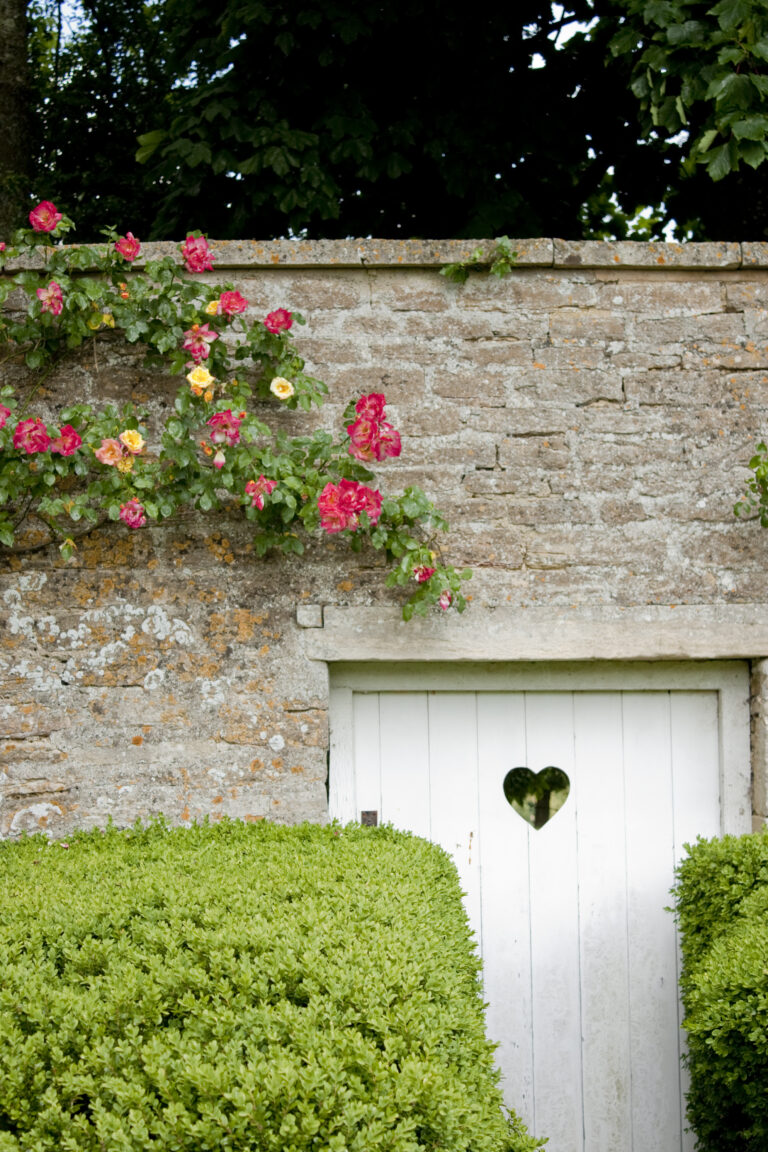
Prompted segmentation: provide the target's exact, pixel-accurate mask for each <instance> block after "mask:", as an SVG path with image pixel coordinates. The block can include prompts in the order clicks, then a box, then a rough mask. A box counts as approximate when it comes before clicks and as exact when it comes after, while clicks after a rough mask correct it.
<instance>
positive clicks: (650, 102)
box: [0, 0, 768, 239]
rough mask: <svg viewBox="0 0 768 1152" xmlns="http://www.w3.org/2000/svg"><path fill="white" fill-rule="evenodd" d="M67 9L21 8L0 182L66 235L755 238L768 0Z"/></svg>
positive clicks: (125, 4) (759, 214)
mask: <svg viewBox="0 0 768 1152" xmlns="http://www.w3.org/2000/svg"><path fill="white" fill-rule="evenodd" d="M14 5H15V12H16V16H17V20H16V24H17V25H18V19H20V18H21V16H22V15H23V4H22V0H0V22H2V13H3V11H4V10H6V9H14ZM20 5H21V7H20ZM75 11H77V10H75ZM69 13H70V10H69V9H67V8H62V5H61V0H32V3H31V5H30V7H29V8H28V10H27V12H26V23H27V41H28V45H29V73H28V80H27V85H28V87H27V96H26V100H25V103H24V108H26V110H27V114H28V120H29V123H30V125H31V131H30V132H27V133H26V135H25V136H24V141H25V143H24V147H23V149H22V151H24V150H26V155H19V156H18V157H17V162H16V165H15V168H16V169H17V171H18V172H21V173H23V174H24V176H23V178H21V179H19V178H18V177H17V179H16V185H15V186H16V187H17V188H18V187H19V186H21V187H22V188H23V190H24V193H25V204H26V205H27V206H28V199H29V198H34V199H41V198H47V199H52V200H54V201H55V202H57V203H60V204H61V206H63V207H64V208H65V209H66V210H67V212H68V213H69V214H70V215H71V216H73V217H74V218H75V219H76V220H77V222H78V225H79V232H78V234H77V237H76V238H78V239H94V238H96V233H97V230H98V227H99V226H100V225H102V224H104V223H114V224H118V225H119V226H120V228H121V229H127V228H130V229H131V230H132V231H133V232H134V233H135V234H136V235H139V236H141V237H142V238H143V239H149V238H175V237H178V236H181V235H182V234H184V233H185V231H186V230H188V229H190V228H200V229H202V230H203V231H205V232H207V233H208V234H209V235H211V236H214V237H217V238H222V239H223V238H233V237H256V236H258V237H263V236H271V235H288V234H300V235H308V236H313V237H317V236H328V237H338V236H349V235H374V236H405V237H410V236H434V237H440V236H457V237H462V236H472V237H475V236H488V235H498V234H501V233H507V234H509V235H514V236H520V237H523V236H536V235H550V236H551V235H557V236H562V237H566V238H580V237H599V236H610V237H616V238H624V237H627V236H629V237H632V238H638V239H645V238H651V237H660V236H663V235H664V234H665V228H666V233H667V234H669V231H670V229H671V228H672V227H674V228H675V230H676V235H677V236H678V237H680V238H696V239H725V238H728V239H760V238H762V237H764V236H766V235H768V194H767V193H766V177H765V172H766V171H768V166H765V165H762V160H763V158H764V156H765V148H766V144H765V137H766V130H767V129H768V117H767V116H765V115H764V108H765V104H766V98H767V97H768V63H766V61H768V12H767V10H766V5H765V3H764V0H721V2H720V3H719V4H717V5H716V6H715V8H712V7H711V6H710V3H709V0H573V2H572V3H570V4H568V5H567V6H566V7H565V8H561V7H560V6H559V5H553V4H552V3H549V2H547V0H519V2H518V3H517V4H515V5H510V4H509V3H508V2H504V3H501V2H500V0H488V2H487V3H485V4H484V5H482V6H478V8H477V9H476V10H472V9H470V8H468V6H467V5H466V4H458V3H453V2H451V0H439V2H438V0H408V3H405V2H404V0H389V3H387V4H386V5H384V4H381V3H378V2H372V0H356V2H355V3H354V4H353V3H351V2H350V0H301V2H300V3H299V4H296V3H289V2H288V0H271V2H260V0H225V2H223V3H222V0H216V2H215V3H214V2H213V0H195V2H194V3H193V2H192V0H166V2H164V3H152V4H145V3H142V2H141V0H82V8H81V10H80V11H77V15H76V17H75V18H74V19H73V18H70V17H69ZM11 15H13V13H11ZM574 22H577V23H574ZM574 29H576V30H575V32H574ZM67 30H68V34H67ZM20 84H21V81H19V82H18V83H17V84H16V88H17V90H18V89H19V85H20ZM22 87H23V85H22ZM764 90H765V91H764ZM4 108H5V111H4V112H3V115H4V116H5V117H6V119H8V120H9V123H10V116H11V110H12V100H11V99H10V97H9V99H7V100H6V101H5V105H4ZM707 133H710V136H707ZM137 138H138V139H139V142H137ZM707 149H708V150H707ZM18 150H19V146H17V151H18ZM137 154H138V159H137ZM6 166H7V162H6ZM11 167H13V165H11ZM2 182H3V171H2V162H0V183H2ZM5 182H6V185H7V186H8V182H7V180H6V181H5ZM21 208H22V205H21V201H20V200H19V197H18V195H17V205H16V214H17V217H18V216H19V215H20V214H21ZM640 209H647V211H646V213H645V218H644V219H640V220H638V219H636V216H637V213H638V211H639V210H640ZM672 221H674V222H675V224H674V225H673V224H672ZM3 223H4V222H3V218H2V213H0V230H2V227H3Z"/></svg>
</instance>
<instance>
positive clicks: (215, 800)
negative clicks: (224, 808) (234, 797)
mask: <svg viewBox="0 0 768 1152" xmlns="http://www.w3.org/2000/svg"><path fill="white" fill-rule="evenodd" d="M213 803H214V804H223V803H224V797H223V796H214V798H213Z"/></svg>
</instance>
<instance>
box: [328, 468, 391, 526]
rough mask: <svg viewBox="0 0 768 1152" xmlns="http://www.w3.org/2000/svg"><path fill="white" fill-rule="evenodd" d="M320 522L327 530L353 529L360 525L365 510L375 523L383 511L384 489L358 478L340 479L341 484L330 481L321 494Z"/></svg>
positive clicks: (370, 519) (372, 522)
mask: <svg viewBox="0 0 768 1152" xmlns="http://www.w3.org/2000/svg"><path fill="white" fill-rule="evenodd" d="M317 507H318V509H319V510H320V524H321V526H322V527H323V528H324V529H325V531H326V532H329V533H332V532H343V531H344V529H345V528H348V529H349V530H350V531H351V532H354V530H355V529H356V528H357V526H358V524H359V522H360V520H359V516H360V513H361V512H365V513H366V515H367V516H368V519H369V521H370V522H371V524H375V523H376V521H377V520H378V519H379V516H380V515H381V493H380V492H374V491H373V490H372V489H370V488H366V486H365V485H364V484H359V483H358V482H357V481H356V480H340V481H339V483H338V485H336V484H332V483H330V482H329V483H328V484H326V486H325V488H323V490H322V492H321V493H320V495H319V496H318V498H317Z"/></svg>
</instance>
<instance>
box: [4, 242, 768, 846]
mask: <svg viewBox="0 0 768 1152" xmlns="http://www.w3.org/2000/svg"><path fill="white" fill-rule="evenodd" d="M153 247H155V249H157V250H160V251H164V250H175V249H173V248H172V246H170V245H169V246H163V245H157V246H153ZM472 247H474V243H469V242H466V243H459V242H454V241H450V242H435V243H430V242H415V241H414V242H404V243H399V242H394V241H381V242H378V241H361V242H357V241H349V242H345V241H340V242H317V243H296V244H289V243H281V242H273V243H269V244H257V243H245V242H244V243H242V244H235V243H221V244H218V245H214V248H215V250H216V254H217V265H216V267H217V272H216V275H215V276H213V277H211V278H212V279H213V280H216V281H221V280H224V279H230V280H232V281H234V283H235V286H236V287H237V288H238V289H239V290H240V291H241V292H242V293H243V295H245V296H246V297H247V298H248V300H249V301H250V302H251V308H252V310H253V312H254V314H255V315H257V316H258V315H261V314H264V313H266V312H267V311H269V310H271V309H273V308H277V307H286V308H289V309H291V310H296V311H300V312H302V313H303V314H304V315H305V316H306V319H307V327H306V329H303V330H300V332H299V334H298V336H297V341H298V344H299V347H300V349H301V351H302V352H303V354H304V355H305V356H306V358H307V360H308V362H309V367H310V370H311V371H313V372H314V374H316V375H319V376H321V377H322V378H323V379H325V381H326V382H327V383H328V385H329V387H330V390H331V399H330V402H329V404H328V405H327V407H326V408H325V409H324V410H323V413H321V414H320V416H313V417H311V418H307V417H306V416H303V415H301V414H295V415H291V414H287V413H282V414H281V416H280V419H281V420H282V421H283V422H284V423H285V424H286V426H289V427H292V428H295V429H296V430H297V431H300V430H301V429H303V428H306V427H307V423H308V419H309V421H317V420H319V421H321V422H324V423H325V424H327V425H328V426H329V427H334V428H337V429H338V428H339V427H340V414H341V412H342V411H343V408H344V406H345V405H346V403H347V402H348V400H349V399H350V398H352V397H353V396H356V395H358V394H360V393H361V392H370V391H374V390H375V391H383V392H384V393H385V394H386V397H387V401H388V418H389V419H390V420H391V422H392V423H393V424H394V425H395V426H396V427H397V428H399V430H400V432H401V434H402V439H403V454H402V457H401V458H400V460H399V461H393V462H388V463H386V464H384V465H382V466H381V470H380V473H379V475H380V477H381V481H382V484H383V485H386V486H387V487H389V488H390V489H397V488H399V487H401V486H404V485H405V484H409V483H414V482H415V483H419V484H421V485H422V486H423V487H424V488H425V489H426V490H427V491H428V492H429V493H430V494H431V495H433V496H434V497H435V499H436V500H437V502H438V504H439V506H440V507H441V508H442V509H443V511H444V512H445V513H446V514H447V515H448V518H449V520H450V522H451V526H452V531H451V533H450V536H449V538H448V540H447V541H446V545H445V550H446V554H447V556H448V557H449V558H450V559H451V560H452V561H453V562H454V563H456V564H459V565H464V564H468V565H471V566H472V568H473V569H474V573H475V575H474V579H473V581H472V583H471V585H469V590H470V592H471V596H472V601H471V605H470V608H469V611H468V612H467V613H466V614H465V616H464V617H462V618H461V619H457V618H456V616H455V614H451V613H449V614H448V615H446V616H440V615H436V616H435V617H434V618H430V619H429V620H428V621H425V622H415V623H412V624H409V625H404V624H402V623H401V622H400V621H399V609H398V603H399V601H398V594H397V593H396V592H392V591H390V590H387V589H386V588H385V587H384V579H383V577H384V571H383V568H382V560H381V557H379V556H378V555H376V554H373V553H367V552H363V553H362V554H360V555H352V554H351V553H349V551H348V550H347V549H346V548H345V547H344V546H343V545H342V544H341V543H340V542H338V541H333V540H327V539H326V540H318V541H316V542H313V543H312V544H311V545H310V547H309V549H308V552H307V554H306V557H304V558H303V559H302V560H300V561H297V560H296V559H292V560H290V561H289V560H285V559H283V558H268V559H267V560H259V559H257V558H256V557H255V556H254V555H253V554H252V552H251V550H250V539H249V530H248V526H247V524H246V523H245V521H243V520H238V519H235V518H233V519H231V520H229V521H222V520H217V521H215V522H214V521H212V520H210V519H204V518H190V519H188V520H184V521H178V522H175V523H171V524H167V525H164V526H162V527H150V528H147V529H143V530H141V531H136V532H130V531H129V530H127V529H124V528H123V527H122V525H118V526H111V527H109V528H107V529H105V530H100V531H99V532H96V533H94V534H93V535H92V536H90V537H87V538H84V539H83V540H81V542H80V545H79V550H78V552H77V554H76V556H75V558H74V559H73V560H71V561H70V562H69V563H67V564H65V563H63V562H62V561H61V559H60V558H59V556H58V553H57V552H55V551H52V550H47V549H41V550H39V551H33V552H28V553H24V554H9V553H8V552H7V551H6V552H4V553H3V555H2V573H1V574H0V596H1V597H2V603H3V606H4V616H3V620H2V630H3V642H2V649H1V650H0V716H2V728H3V737H4V739H3V742H2V747H1V751H0V757H1V760H0V834H1V835H3V836H8V835H15V834H19V833H20V832H22V831H24V830H35V829H38V828H45V829H47V830H48V831H50V832H51V834H53V835H56V836H60V835H64V834H66V833H68V832H69V831H71V830H72V828H74V827H78V826H80V827H87V826H92V825H94V824H103V823H105V822H106V820H107V819H108V818H109V817H111V818H112V819H114V820H115V822H116V823H118V824H126V823H130V822H132V821H133V820H135V819H136V817H137V816H141V817H146V816H148V815H149V814H151V813H154V812H159V811H162V812H164V813H165V814H166V816H167V817H169V818H170V819H171V820H173V821H185V820H191V819H194V818H202V817H204V816H209V817H211V818H212V819H217V818H220V816H221V814H223V813H228V814H230V815H233V816H238V817H241V818H244V819H246V820H258V819H262V818H264V817H269V818H273V819H278V820H284V821H295V820H301V819H310V820H322V819H324V817H325V813H326V773H327V748H328V667H327V661H328V660H333V659H343V658H346V659H357V658H359V659H366V660H375V659H384V658H386V659H390V658H397V659H405V660H419V659H431V658H439V659H450V660H454V659H455V660H465V659H467V660H469V659H471V660H478V659H493V660H535V659H548V660H562V659H569V660H580V659H590V660H593V659H627V660H629V659H679V658H681V657H684V658H698V659H704V658H722V657H736V658H739V659H749V660H752V661H754V675H753V685H754V693H755V699H754V708H753V711H754V715H755V726H754V746H753V767H754V770H755V773H756V781H755V792H754V796H755V810H756V816H757V818H758V820H759V818H761V817H762V816H764V815H765V812H766V800H765V797H766V787H765V767H764V762H765V760H766V752H765V748H766V743H767V741H766V738H765V729H766V720H765V717H766V715H768V708H767V707H766V701H765V697H766V684H767V683H768V677H767V676H766V673H765V668H766V665H765V664H764V663H761V661H762V660H763V658H765V657H768V620H767V616H768V614H767V613H766V607H767V606H768V566H767V565H766V550H767V549H768V534H766V533H764V532H762V531H761V529H760V528H759V526H758V525H757V524H755V523H741V522H739V521H737V520H736V519H735V518H734V516H733V512H732V508H733V504H734V501H735V500H736V499H738V498H739V496H740V495H741V492H742V490H743V485H744V481H745V478H746V476H747V471H746V468H745V466H744V465H745V462H746V461H747V460H748V459H749V457H750V455H751V454H752V451H753V449H754V444H755V442H756V440H757V439H759V438H760V437H761V436H764V435H766V432H768V412H766V409H767V408H768V245H762V244H744V245H740V244H717V245H715V244H690V245H685V246H681V245H672V244H657V245H646V244H607V243H605V244H604V243H571V242H567V243H566V242H560V241H549V240H525V241H520V242H518V243H517V244H516V247H517V249H518V253H519V264H518V266H517V267H516V269H515V270H514V271H513V272H512V274H511V275H510V276H509V277H507V278H506V279H505V280H502V281H498V280H496V279H495V278H492V277H488V276H485V275H473V276H472V277H471V278H470V280H469V281H468V282H467V284H466V285H464V286H458V285H454V284H451V283H449V282H447V281H446V280H445V279H444V278H442V277H440V276H439V275H438V270H439V268H440V266H441V265H442V264H444V263H445V262H447V261H448V260H455V259H457V258H461V256H462V255H465V254H468V252H469V251H470V250H471V248H472ZM152 254H156V253H152ZM5 371H6V372H9V369H7V368H6V369H5ZM47 387H48V395H47V396H45V397H42V398H41V402H44V403H47V404H49V405H52V406H55V405H56V404H57V403H58V402H60V401H61V400H63V399H64V398H65V397H68V398H70V399H71V398H73V397H75V396H76V397H77V398H78V399H82V398H90V399H96V398H99V397H102V398H104V399H106V398H109V399H115V398H117V397H120V396H124V397H126V398H127V397H133V398H134V399H137V400H142V401H145V402H148V403H149V404H150V406H151V407H153V408H154V409H155V411H156V412H157V413H158V414H160V413H161V412H162V410H163V408H164V406H165V405H167V404H168V402H169V399H170V396H171V394H172V393H171V388H170V387H169V384H168V381H167V380H163V379H162V378H160V377H157V376H152V375H151V374H148V373H147V372H146V371H145V370H144V369H143V368H142V367H141V361H140V357H138V356H137V353H136V350H135V349H127V348H125V347H124V346H122V345H121V344H119V343H118V342H115V341H109V340H106V341H105V342H103V344H102V345H100V348H99V353H98V359H97V360H94V358H93V355H92V353H91V352H90V351H89V352H85V353H82V354H78V356H76V357H74V358H73V360H72V363H71V364H69V365H68V366H66V367H65V368H64V369H62V370H61V372H60V373H59V375H58V377H56V378H55V379H54V380H53V381H52V382H50V383H49V385H48V386H47Z"/></svg>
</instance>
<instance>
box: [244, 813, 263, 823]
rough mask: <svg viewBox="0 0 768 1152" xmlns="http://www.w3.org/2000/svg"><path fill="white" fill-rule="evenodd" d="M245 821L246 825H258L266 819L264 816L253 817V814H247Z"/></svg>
mask: <svg viewBox="0 0 768 1152" xmlns="http://www.w3.org/2000/svg"><path fill="white" fill-rule="evenodd" d="M243 819H244V820H245V821H246V823H248V824H256V823H257V822H258V821H259V820H263V819H264V817H263V816H253V815H251V813H250V812H246V814H245V816H244V817H243Z"/></svg>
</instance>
